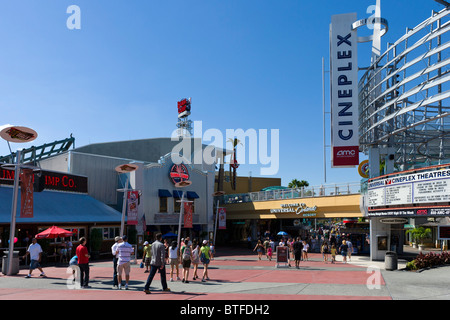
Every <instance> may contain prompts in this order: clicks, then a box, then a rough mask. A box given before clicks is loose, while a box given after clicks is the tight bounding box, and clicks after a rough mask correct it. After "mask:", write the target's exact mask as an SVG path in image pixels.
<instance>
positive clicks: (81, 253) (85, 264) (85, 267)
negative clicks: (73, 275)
mask: <svg viewBox="0 0 450 320" xmlns="http://www.w3.org/2000/svg"><path fill="white" fill-rule="evenodd" d="M76 256H77V257H78V267H79V268H80V286H81V288H83V289H87V288H90V286H89V258H90V257H91V256H90V255H89V251H88V249H87V247H86V238H85V237H81V238H80V244H79V245H78V247H77V249H76Z"/></svg>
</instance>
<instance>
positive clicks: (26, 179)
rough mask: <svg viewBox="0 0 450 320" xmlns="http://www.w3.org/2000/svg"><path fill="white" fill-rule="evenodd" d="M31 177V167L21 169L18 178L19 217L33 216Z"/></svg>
mask: <svg viewBox="0 0 450 320" xmlns="http://www.w3.org/2000/svg"><path fill="white" fill-rule="evenodd" d="M33 179H34V174H33V170H31V169H22V173H21V180H20V184H21V186H20V217H21V218H33Z"/></svg>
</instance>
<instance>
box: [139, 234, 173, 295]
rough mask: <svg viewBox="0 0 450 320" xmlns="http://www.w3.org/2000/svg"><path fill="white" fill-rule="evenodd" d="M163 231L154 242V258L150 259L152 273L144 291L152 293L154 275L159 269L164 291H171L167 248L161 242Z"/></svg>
mask: <svg viewBox="0 0 450 320" xmlns="http://www.w3.org/2000/svg"><path fill="white" fill-rule="evenodd" d="M161 239H162V233H160V232H159V233H157V234H156V241H155V242H153V244H152V258H151V261H150V274H149V275H148V278H147V282H146V283H145V287H144V292H145V294H150V293H151V291H150V285H151V284H152V281H153V277H154V276H155V274H156V272H157V271H158V272H159V274H160V276H161V285H162V288H163V291H170V289H169V288H168V287H167V281H166V264H165V262H166V250H165V247H164V244H163V243H162V242H161Z"/></svg>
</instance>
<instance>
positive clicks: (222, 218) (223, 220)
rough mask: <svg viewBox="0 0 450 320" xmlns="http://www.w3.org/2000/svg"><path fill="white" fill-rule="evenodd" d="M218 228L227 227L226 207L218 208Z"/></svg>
mask: <svg viewBox="0 0 450 320" xmlns="http://www.w3.org/2000/svg"><path fill="white" fill-rule="evenodd" d="M218 211H219V229H226V228H227V209H225V208H219V210H218Z"/></svg>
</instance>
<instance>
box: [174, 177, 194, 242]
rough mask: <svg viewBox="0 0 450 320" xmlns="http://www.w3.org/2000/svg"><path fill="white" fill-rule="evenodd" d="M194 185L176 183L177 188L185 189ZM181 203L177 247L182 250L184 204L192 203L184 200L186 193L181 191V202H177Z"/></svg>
mask: <svg viewBox="0 0 450 320" xmlns="http://www.w3.org/2000/svg"><path fill="white" fill-rule="evenodd" d="M191 184H192V181H189V180H181V181H180V182H177V183H175V188H184V187H187V186H190V185H191ZM177 202H180V207H181V208H180V217H179V218H178V238H177V246H178V248H179V249H180V248H181V247H180V239H181V220H182V218H183V215H184V204H185V203H186V202H187V203H189V202H192V201H188V200H184V191H183V190H182V191H181V200H179V201H177Z"/></svg>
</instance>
